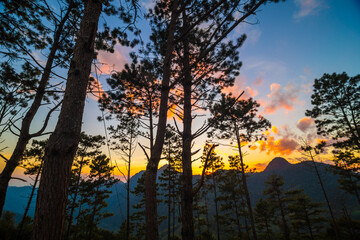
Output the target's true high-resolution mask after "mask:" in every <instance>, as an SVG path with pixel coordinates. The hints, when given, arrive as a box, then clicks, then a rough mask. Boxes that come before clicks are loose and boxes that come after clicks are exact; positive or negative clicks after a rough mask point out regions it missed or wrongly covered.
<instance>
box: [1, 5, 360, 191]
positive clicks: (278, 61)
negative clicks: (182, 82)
mask: <svg viewBox="0 0 360 240" xmlns="http://www.w3.org/2000/svg"><path fill="white" fill-rule="evenodd" d="M152 4H153V0H148V1H145V2H143V3H142V7H143V8H144V9H143V12H145V11H146V10H145V8H146V7H148V6H151V5H152ZM251 21H252V22H253V23H256V22H258V23H257V24H243V25H241V26H239V27H238V28H237V29H236V30H235V31H234V32H233V33H232V34H231V36H230V37H231V38H235V37H236V36H238V35H239V34H242V33H246V34H247V40H246V42H245V44H244V45H243V47H242V48H241V49H240V59H241V60H242V62H243V67H242V68H241V74H240V76H239V77H238V78H237V79H236V83H235V86H234V87H232V88H231V89H227V91H232V92H233V94H234V95H238V94H239V93H240V92H241V91H242V90H245V94H246V96H247V97H250V96H251V97H253V98H255V99H256V100H257V101H258V102H259V103H261V108H260V113H261V114H262V115H263V116H265V117H266V118H267V119H269V120H270V121H271V123H272V125H273V127H272V129H271V130H269V131H268V132H267V133H266V134H267V135H268V140H267V141H266V142H261V143H257V149H256V150H250V149H248V148H244V149H246V152H247V155H246V157H245V163H246V164H249V165H250V167H256V168H257V169H258V170H261V169H263V168H264V166H266V164H267V163H268V162H269V161H270V160H271V159H273V158H274V157H277V156H282V157H284V158H286V159H287V160H289V161H290V162H293V163H295V162H297V161H299V160H300V159H301V157H302V155H301V153H300V152H299V151H298V143H299V142H300V141H301V139H302V138H303V139H310V140H313V141H316V139H320V138H321V136H316V134H315V133H316V131H315V128H314V122H313V120H312V119H309V118H305V110H306V109H310V108H311V102H310V96H311V93H312V84H313V81H314V79H315V78H320V77H321V76H322V75H323V74H324V73H333V72H337V73H341V72H347V73H348V75H349V76H354V75H357V74H360V1H358V0H345V1H339V0H287V1H285V2H280V3H278V4H266V5H265V6H263V7H262V8H261V11H259V12H258V14H257V19H255V18H253V19H252V20H251ZM138 24H139V26H138V27H139V28H141V29H148V27H147V23H146V22H145V20H141V21H139V23H138ZM146 31H147V30H145V31H144V32H143V35H142V37H143V39H144V40H145V41H146V38H147V34H148V32H146ZM130 51H131V50H129V49H125V48H122V47H117V51H116V52H115V53H114V54H108V53H100V54H99V57H98V59H99V61H100V62H103V63H106V64H105V65H103V66H102V73H101V74H100V76H99V80H100V82H101V83H102V85H103V88H104V89H105V90H106V89H107V86H106V81H105V79H106V78H107V77H108V75H107V74H108V73H109V72H110V71H111V70H121V69H122V66H123V65H124V63H126V62H127V61H128V59H129V57H128V53H129V52H130ZM93 75H94V73H93ZM40 115H41V114H40ZM100 115H101V112H100V111H99V110H98V107H97V103H96V101H95V100H94V98H93V97H88V99H87V102H86V108H85V114H84V118H83V122H84V125H83V131H85V132H87V133H89V134H102V135H103V134H104V127H103V123H101V122H98V121H97V119H96V118H97V116H100ZM54 119H55V118H54ZM203 121H204V119H199V120H197V121H195V124H194V125H195V126H194V130H196V129H197V128H198V127H200V126H201V122H203ZM170 122H171V121H170ZM106 124H107V125H110V124H113V123H111V122H106ZM35 125H36V124H35ZM35 125H34V128H36V126H35ZM53 126H54V125H53ZM8 138H9V139H12V141H13V140H14V137H12V136H9V137H8ZM205 140H206V136H204V137H202V138H199V139H197V140H196V141H195V146H194V150H195V149H198V148H202V146H203V144H204V142H205ZM139 141H140V142H141V141H143V140H142V139H140V140H139ZM11 147H12V146H11V145H10V146H9V148H8V149H6V150H5V152H6V154H7V155H9V154H11V150H12V148H11ZM217 151H218V153H220V154H221V155H222V156H223V157H224V160H225V162H226V161H227V157H226V156H227V155H232V154H235V153H236V152H235V151H233V150H232V149H231V148H230V147H224V146H222V147H219V148H218V149H217ZM105 153H107V152H105ZM111 155H112V160H115V159H117V158H118V156H117V154H116V153H115V152H114V153H113V152H112V153H111ZM324 159H325V158H324ZM163 164H165V162H161V163H160V166H161V165H163ZM119 165H120V166H121V165H122V163H119ZM145 165H146V160H145V157H144V155H143V153H142V151H141V149H140V148H138V149H137V151H136V153H135V155H134V161H133V166H134V168H133V169H132V171H133V173H136V172H138V171H140V170H144V169H145ZM199 165H200V163H195V164H194V172H195V173H198V172H199V171H200V168H199ZM2 167H3V164H1V165H0V169H1V168H2ZM116 174H118V173H116ZM17 175H21V170H18V171H17ZM11 184H12V185H16V184H17V183H15V181H13V182H12V183H11Z"/></svg>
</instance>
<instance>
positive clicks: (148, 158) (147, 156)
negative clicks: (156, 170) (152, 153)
mask: <svg viewBox="0 0 360 240" xmlns="http://www.w3.org/2000/svg"><path fill="white" fill-rule="evenodd" d="M138 144H139V146H140V147H141V149H142V150H143V151H144V153H145V156H146V158H147V160H148V161H150V157H149V155H148V154H147V152H146V150H145V148H144V147H143V145H141V143H138Z"/></svg>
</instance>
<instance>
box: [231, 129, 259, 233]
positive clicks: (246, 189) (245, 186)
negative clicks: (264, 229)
mask: <svg viewBox="0 0 360 240" xmlns="http://www.w3.org/2000/svg"><path fill="white" fill-rule="evenodd" d="M234 124H235V132H236V140H237V144H238V150H239V157H240V163H241V176H242V183H243V188H244V191H245V197H246V204H247V208H248V211H249V218H250V224H251V230H252V235H253V237H254V240H257V235H256V228H255V221H254V214H253V211H252V207H251V200H250V194H249V189H248V187H247V180H246V174H245V167H244V160H243V154H242V152H241V141H240V136H239V129H238V127H237V125H236V123H234Z"/></svg>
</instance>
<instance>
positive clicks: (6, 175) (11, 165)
mask: <svg viewBox="0 0 360 240" xmlns="http://www.w3.org/2000/svg"><path fill="white" fill-rule="evenodd" d="M71 9H72V4H71V3H70V5H69V7H68V10H67V12H66V14H65V15H64V17H63V18H62V19H61V22H60V23H59V26H58V28H57V30H56V32H55V34H54V39H53V45H52V47H51V50H50V53H49V56H48V58H47V61H46V65H45V68H44V70H43V74H42V76H41V79H40V82H39V86H38V87H37V89H36V94H35V98H34V101H33V102H32V104H31V106H30V108H29V110H28V111H27V112H26V114H25V117H24V119H23V121H22V123H21V128H20V136H19V138H18V140H17V143H16V146H15V148H14V151H13V153H12V155H11V157H10V159H9V161H7V162H6V164H5V167H4V169H3V170H2V172H1V174H0V216H1V214H2V210H3V208H4V204H5V198H6V191H7V188H8V185H9V181H10V179H11V175H12V174H13V172H14V171H15V168H16V167H17V166H18V165H19V162H20V160H21V158H22V155H23V153H24V151H25V149H26V145H27V144H28V142H29V141H30V139H31V138H32V137H33V136H32V135H31V134H30V125H31V123H32V120H33V119H34V116H35V114H36V113H37V111H38V109H39V108H40V106H41V101H42V99H43V97H44V95H45V88H46V85H47V83H48V82H49V78H50V74H51V69H52V66H53V62H54V60H55V56H56V51H57V50H58V48H59V41H60V37H61V34H62V31H63V28H64V25H65V23H66V21H67V20H68V17H69V13H70V11H71Z"/></svg>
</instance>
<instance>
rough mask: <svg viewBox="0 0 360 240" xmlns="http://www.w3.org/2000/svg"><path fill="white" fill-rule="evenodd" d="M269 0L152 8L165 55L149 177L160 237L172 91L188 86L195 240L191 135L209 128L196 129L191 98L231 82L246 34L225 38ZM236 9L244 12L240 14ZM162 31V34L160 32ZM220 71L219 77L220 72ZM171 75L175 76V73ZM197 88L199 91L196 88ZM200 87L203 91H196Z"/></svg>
mask: <svg viewBox="0 0 360 240" xmlns="http://www.w3.org/2000/svg"><path fill="white" fill-rule="evenodd" d="M265 2H266V1H265V0H260V1H251V2H248V3H245V4H242V3H240V1H235V2H234V1H216V0H215V1H194V2H193V1H189V2H179V1H177V0H174V1H163V2H159V3H158V4H157V5H156V6H155V8H154V11H153V12H151V14H152V16H153V18H152V23H154V25H153V26H154V28H153V29H154V34H153V36H152V39H154V40H156V41H157V42H159V43H160V44H159V46H160V48H159V49H160V50H161V53H162V54H163V59H164V60H163V65H162V66H163V69H162V83H161V88H160V89H161V97H160V108H159V121H158V128H157V134H156V140H155V144H154V149H153V152H152V154H151V157H150V158H149V162H148V165H147V173H146V174H147V179H146V181H145V184H146V194H147V197H146V199H147V204H146V208H147V209H148V210H147V219H148V220H147V234H148V239H150V240H152V239H157V238H158V229H157V226H156V195H155V194H156V191H155V189H154V186H155V181H156V171H157V166H158V164H159V161H160V158H161V150H162V147H163V141H164V140H163V139H164V134H165V132H164V131H165V126H166V123H167V111H168V99H169V92H170V90H172V88H173V87H175V86H176V85H177V84H178V83H179V84H180V85H181V87H182V89H183V95H182V94H181V95H182V96H181V98H180V101H179V103H180V105H182V107H181V108H182V109H183V112H181V113H180V114H179V115H180V118H181V119H182V121H183V125H184V126H183V131H182V133H181V134H182V139H183V152H182V155H183V156H182V159H183V183H182V192H183V195H182V196H183V197H182V214H183V216H182V237H183V238H184V239H189V240H192V239H193V238H194V229H193V216H192V201H193V189H192V168H191V162H192V160H191V156H192V154H191V146H192V141H193V140H194V139H195V138H196V137H198V136H200V135H201V134H203V133H205V132H206V130H207V127H206V126H204V127H203V128H201V129H199V130H198V131H196V132H195V133H194V134H193V133H192V112H193V111H192V110H193V109H195V108H196V107H194V108H193V105H194V102H195V105H196V104H197V100H194V102H193V103H192V99H194V98H193V97H194V96H195V97H196V98H195V99H198V100H201V99H202V98H201V96H202V94H204V95H203V96H204V99H206V100H205V102H206V101H207V100H208V99H211V98H213V97H214V94H215V95H216V94H217V93H218V88H217V87H219V88H221V86H226V85H227V84H231V82H232V81H233V74H237V72H238V69H235V68H237V67H239V59H238V56H237V52H236V49H237V47H239V46H240V45H241V44H242V41H243V40H244V37H243V36H242V37H240V38H239V39H238V41H236V43H232V42H226V44H225V43H224V42H225V38H226V37H227V35H228V34H229V33H230V32H231V31H232V30H233V29H234V28H235V27H236V26H238V25H239V24H240V23H241V22H243V21H244V20H245V19H246V18H247V17H249V16H250V15H252V14H255V11H256V10H257V9H258V8H259V7H260V6H261V5H262V4H263V3H265ZM190 6H191V7H190ZM236 14H239V15H240V17H239V18H237V17H235V15H236ZM202 25H206V26H209V27H208V28H206V29H203V30H201V29H200V27H199V26H202ZM164 26H165V27H164ZM177 27H178V29H177ZM157 33H160V34H158V35H157ZM176 66H178V67H176ZM208 66H209V67H208ZM230 66H231V67H230ZM233 67H235V68H233ZM177 70H180V72H179V73H176V74H174V73H173V72H174V71H177ZM215 73H217V74H219V76H220V77H215V75H216V74H215ZM172 76H175V77H176V79H171V77H172ZM174 80H175V81H174ZM214 86H215V87H214ZM193 90H195V91H196V93H195V92H192V91H193ZM197 90H198V91H197ZM201 90H203V91H201ZM208 91H210V92H208ZM181 92H182V91H179V93H181ZM207 92H208V93H207ZM198 93H200V95H197V94H198ZM199 105H200V103H199ZM197 106H198V105H197Z"/></svg>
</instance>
